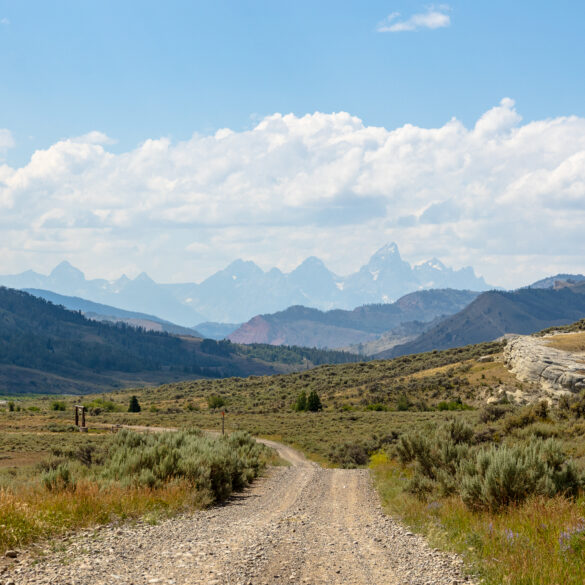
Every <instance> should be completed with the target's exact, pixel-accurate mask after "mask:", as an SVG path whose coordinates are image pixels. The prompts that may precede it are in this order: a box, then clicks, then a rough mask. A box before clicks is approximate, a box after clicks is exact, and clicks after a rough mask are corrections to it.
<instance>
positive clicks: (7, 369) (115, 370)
mask: <svg viewBox="0 0 585 585" xmlns="http://www.w3.org/2000/svg"><path fill="white" fill-rule="evenodd" d="M273 349H274V348H270V352H265V351H263V350H262V347H261V346H259V347H257V348H255V349H254V348H248V349H245V350H244V349H243V348H241V347H240V346H237V345H235V344H231V343H230V342H216V341H214V340H210V339H206V340H199V339H195V338H192V337H177V336H173V335H169V334H167V333H158V332H152V331H144V330H142V329H139V328H134V327H130V326H128V325H125V324H122V323H118V324H109V323H102V322H97V321H92V320H88V319H86V318H85V317H83V315H82V314H81V313H79V312H73V311H68V310H66V309H64V308H63V307H60V306H57V305H54V304H52V303H50V302H47V301H45V300H43V299H39V298H36V297H33V296H31V295H29V294H27V293H25V292H22V291H16V290H12V289H6V288H0V394H16V393H27V392H42V393H58V392H69V393H82V392H87V391H91V390H93V391H96V390H104V389H112V388H115V387H120V386H122V385H126V384H145V383H146V384H148V383H161V382H165V381H173V380H179V379H187V378H194V377H216V378H218V377H225V376H248V375H251V374H271V373H277V372H283V371H291V370H294V369H304V368H307V367H311V366H312V365H314V363H323V362H322V360H323V359H327V360H328V361H335V360H336V358H337V359H338V360H339V361H348V360H349V359H355V358H352V357H351V356H348V354H343V353H340V352H328V355H327V357H326V358H325V356H324V355H320V353H319V352H318V351H316V350H303V351H304V353H303V352H301V351H299V350H298V349H297V350H295V348H282V349H280V350H279V351H276V352H274V351H273ZM336 354H337V355H336ZM281 358H282V359H281ZM313 360H315V361H313Z"/></svg>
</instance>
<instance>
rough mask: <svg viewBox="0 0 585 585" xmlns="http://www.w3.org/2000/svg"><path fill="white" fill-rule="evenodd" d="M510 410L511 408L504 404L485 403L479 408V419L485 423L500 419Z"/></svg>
mask: <svg viewBox="0 0 585 585" xmlns="http://www.w3.org/2000/svg"><path fill="white" fill-rule="evenodd" d="M509 412H510V408H508V407H507V406H504V405H502V404H485V405H484V406H482V407H481V408H480V410H479V420H480V421H481V422H483V423H488V422H495V421H497V420H500V419H501V418H503V417H504V416H506V414H508V413H509Z"/></svg>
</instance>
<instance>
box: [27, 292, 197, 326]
mask: <svg viewBox="0 0 585 585" xmlns="http://www.w3.org/2000/svg"><path fill="white" fill-rule="evenodd" d="M22 290H23V291H24V292H27V293H29V294H31V295H33V296H35V297H39V298H41V299H45V300H46V301H50V302H51V303H53V304H54V305H61V306H63V307H65V308H66V309H68V310H69V311H81V312H82V313H83V315H84V316H85V317H87V318H88V319H93V320H95V321H108V322H112V323H125V324H126V325H130V326H132V327H142V328H143V329H145V330H146V331H161V332H165V333H171V334H173V335H191V336H193V337H204V336H203V335H202V334H201V333H199V332H198V331H196V330H195V329H190V328H188V327H181V326H180V325H175V324H174V323H171V322H170V321H165V320H164V319H160V318H159V317H156V316H155V315H147V314H146V313H136V312H135V311H125V310H124V309H118V308H117V307H112V306H111V305H103V304H101V303H94V302H93V301H87V300H85V299H82V298H80V297H68V296H65V295H60V294H57V293H54V292H51V291H49V290H41V289H37V288H25V289H22Z"/></svg>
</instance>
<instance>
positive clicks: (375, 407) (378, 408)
mask: <svg viewBox="0 0 585 585" xmlns="http://www.w3.org/2000/svg"><path fill="white" fill-rule="evenodd" d="M366 410H374V411H376V412H383V411H386V410H388V407H387V406H386V405H385V404H380V403H379V402H376V403H374V404H368V405H366Z"/></svg>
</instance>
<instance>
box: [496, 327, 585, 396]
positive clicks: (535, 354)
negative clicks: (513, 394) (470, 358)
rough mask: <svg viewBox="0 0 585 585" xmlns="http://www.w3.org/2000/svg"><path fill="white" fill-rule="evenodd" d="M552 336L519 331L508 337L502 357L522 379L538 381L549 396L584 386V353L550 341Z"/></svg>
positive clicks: (577, 390)
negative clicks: (530, 334)
mask: <svg viewBox="0 0 585 585" xmlns="http://www.w3.org/2000/svg"><path fill="white" fill-rule="evenodd" d="M550 339H551V336H544V337H531V336H528V335H519V336H516V337H513V338H511V339H509V340H508V344H507V346H506V349H505V350H504V359H505V361H506V364H507V366H508V368H509V369H510V371H511V372H513V373H514V374H516V376H517V378H518V379H519V380H521V381H523V382H532V383H536V384H538V385H540V387H541V388H542V390H543V391H544V392H545V393H546V394H547V395H549V396H550V397H551V398H554V397H558V396H560V395H561V394H567V393H576V392H580V391H581V390H585V353H572V352H568V351H563V350H560V349H556V348H554V347H551V346H550V345H549V343H548V342H549V341H550Z"/></svg>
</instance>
